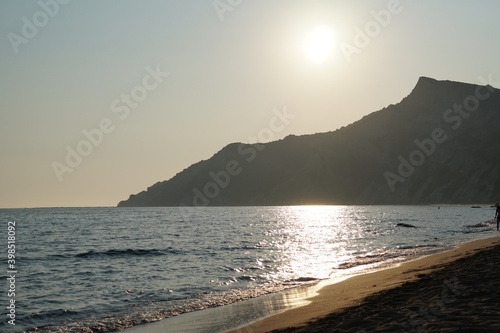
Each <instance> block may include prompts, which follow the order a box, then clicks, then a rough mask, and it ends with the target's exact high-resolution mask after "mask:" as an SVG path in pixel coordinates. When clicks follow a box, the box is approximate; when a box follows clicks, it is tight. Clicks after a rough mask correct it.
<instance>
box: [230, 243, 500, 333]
mask: <svg viewBox="0 0 500 333" xmlns="http://www.w3.org/2000/svg"><path fill="white" fill-rule="evenodd" d="M323 289H324V290H323ZM323 289H322V290H321V291H320V294H319V295H318V296H316V297H314V298H312V299H310V301H311V303H310V304H309V305H307V306H304V307H301V308H297V309H292V310H289V311H286V312H284V313H283V314H279V315H276V316H272V317H268V318H265V319H264V320H262V321H259V322H256V323H253V324H251V325H249V326H246V327H243V328H240V329H238V330H236V332H254V333H255V332H268V331H272V332H281V333H283V332H356V333H359V332H361V333H363V332H500V238H499V237H496V238H490V239H487V240H481V241H475V242H471V243H467V244H464V245H462V246H460V247H458V248H457V249H453V250H450V251H446V252H443V253H438V254H435V255H431V256H428V257H424V258H421V259H418V260H415V261H411V262H408V263H404V264H402V265H401V266H398V267H396V268H391V269H387V270H383V271H380V272H375V273H371V274H367V275H362V276H356V277H353V278H350V279H348V280H345V281H343V282H340V283H337V284H334V285H330V286H327V287H325V288H323ZM288 326H294V327H288ZM285 327H288V328H285ZM275 329H277V330H275Z"/></svg>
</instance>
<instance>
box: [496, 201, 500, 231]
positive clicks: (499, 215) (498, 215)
mask: <svg viewBox="0 0 500 333" xmlns="http://www.w3.org/2000/svg"><path fill="white" fill-rule="evenodd" d="M495 206H496V207H497V211H496V213H495V219H496V220H497V230H498V226H499V225H500V205H499V204H496V205H495Z"/></svg>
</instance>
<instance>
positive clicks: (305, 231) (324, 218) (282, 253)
mask: <svg viewBox="0 0 500 333" xmlns="http://www.w3.org/2000/svg"><path fill="white" fill-rule="evenodd" d="M350 209H351V208H350V207H348V206H290V207H277V208H276V220H277V223H278V225H277V228H276V229H275V230H274V231H273V233H275V235H274V236H275V237H274V244H273V245H274V246H273V247H274V248H275V253H274V254H275V257H276V261H277V262H280V263H281V266H280V269H279V272H276V274H277V275H281V276H282V277H287V278H290V279H297V278H304V277H315V278H328V277H330V276H331V273H332V271H333V270H334V269H335V268H338V266H339V265H340V264H342V263H343V262H345V261H347V259H348V258H351V257H352V252H353V251H352V249H349V248H348V246H349V243H350V242H349V240H352V239H355V238H359V237H362V234H363V230H362V229H361V228H360V224H359V223H352V212H351V211H350Z"/></svg>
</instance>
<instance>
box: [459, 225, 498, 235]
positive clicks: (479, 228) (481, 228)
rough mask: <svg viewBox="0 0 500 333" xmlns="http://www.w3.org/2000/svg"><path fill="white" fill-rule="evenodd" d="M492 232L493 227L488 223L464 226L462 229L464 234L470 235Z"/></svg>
mask: <svg viewBox="0 0 500 333" xmlns="http://www.w3.org/2000/svg"><path fill="white" fill-rule="evenodd" d="M491 230H493V226H492V225H491V223H490V222H479V223H476V224H470V225H466V226H464V227H463V229H462V233H464V234H472V233H476V232H487V231H491Z"/></svg>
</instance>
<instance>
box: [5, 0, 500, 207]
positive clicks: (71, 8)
mask: <svg viewBox="0 0 500 333" xmlns="http://www.w3.org/2000/svg"><path fill="white" fill-rule="evenodd" d="M499 12H500V2H498V1H494V0H489V1H487V0H482V1H472V0H471V1H464V0H453V1H452V0H441V1H435V0H432V1H431V0H419V1H415V0H413V1H411V0H401V1H397V0H389V1H378V0H370V1H366V0H358V1H347V0H344V1H335V0H329V1H316V0H301V1H298V0H286V1H285V0H273V1H269V0H253V1H250V0H215V1H213V0H190V1H185V0H145V1H139V0H136V1H132V0H107V1H97V0H72V1H69V0H40V1H25V0H19V1H1V2H0V96H1V98H0V161H1V162H0V208H24V207H88V206H115V205H116V204H117V203H118V202H119V201H121V200H124V199H127V198H128V196H129V195H130V194H133V193H138V192H140V191H142V190H145V189H146V188H147V187H148V186H151V185H153V184H154V183H156V182H158V181H163V180H167V179H170V178H171V177H173V176H174V175H175V174H177V173H178V172H180V171H182V170H183V169H185V168H187V167H189V166H190V165H191V164H193V163H196V162H198V161H200V160H206V159H208V158H210V157H211V156H212V155H213V154H215V153H216V152H217V151H219V150H221V149H222V148H223V147H224V146H226V145H227V144H229V143H232V142H246V143H254V142H267V141H274V140H279V139H282V138H284V137H286V136H288V135H291V134H294V135H302V134H312V133H318V132H327V131H333V130H336V129H338V128H340V127H342V126H346V125H348V124H350V123H352V122H354V121H356V120H359V119H360V118H362V117H363V116H365V115H367V114H369V113H371V112H374V111H377V110H379V109H382V108H384V107H386V106H388V105H390V104H396V103H398V102H400V101H401V100H402V99H403V98H404V97H405V96H407V95H408V94H409V93H410V92H411V90H412V89H413V88H414V86H415V84H416V83H417V81H418V78H419V77H420V76H427V77H432V78H435V79H438V80H453V81H461V82H469V83H477V84H484V83H486V82H485V81H484V80H487V82H488V83H490V84H491V85H493V86H495V87H500V84H498V83H497V82H499V81H500V66H498V59H500V43H499V42H498V41H500V20H498V13H499Z"/></svg>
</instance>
